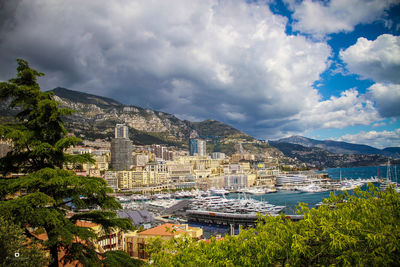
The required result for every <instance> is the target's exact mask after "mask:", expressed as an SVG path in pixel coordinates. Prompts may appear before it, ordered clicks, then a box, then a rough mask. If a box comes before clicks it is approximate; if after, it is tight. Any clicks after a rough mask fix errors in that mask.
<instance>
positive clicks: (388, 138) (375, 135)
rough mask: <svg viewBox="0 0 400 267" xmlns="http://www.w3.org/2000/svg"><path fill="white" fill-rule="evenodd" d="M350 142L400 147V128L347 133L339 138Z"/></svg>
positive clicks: (381, 146) (382, 146)
mask: <svg viewBox="0 0 400 267" xmlns="http://www.w3.org/2000/svg"><path fill="white" fill-rule="evenodd" d="M338 141H345V142H349V143H357V144H366V145H370V146H373V147H377V148H381V149H382V148H385V147H400V128H398V129H396V130H394V131H381V132H377V131H369V132H365V131H362V132H359V133H357V134H346V135H344V136H342V137H341V138H339V139H338Z"/></svg>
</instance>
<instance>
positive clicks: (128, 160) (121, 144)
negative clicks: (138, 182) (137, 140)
mask: <svg viewBox="0 0 400 267" xmlns="http://www.w3.org/2000/svg"><path fill="white" fill-rule="evenodd" d="M132 151H133V146H132V141H131V140H129V137H128V127H127V126H126V125H124V124H117V125H116V127H115V138H114V139H113V140H112V141H111V168H113V169H114V170H116V171H123V170H130V169H131V168H132V165H133V157H132Z"/></svg>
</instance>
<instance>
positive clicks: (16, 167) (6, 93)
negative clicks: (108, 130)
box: [0, 59, 87, 174]
mask: <svg viewBox="0 0 400 267" xmlns="http://www.w3.org/2000/svg"><path fill="white" fill-rule="evenodd" d="M17 61H18V68H17V71H18V73H17V78H14V79H10V80H9V82H1V83H0V99H11V103H10V107H11V108H14V107H18V108H20V109H21V111H20V112H19V113H18V114H17V115H16V118H17V120H18V121H19V123H17V124H15V123H14V124H8V125H3V126H1V127H0V137H1V138H2V139H5V140H12V141H13V149H12V151H11V152H9V153H8V155H7V157H4V158H2V159H0V169H1V172H2V173H3V174H7V173H10V172H23V173H28V172H34V171H37V170H40V169H42V168H46V167H51V168H52V167H62V164H63V163H67V162H69V161H74V160H75V161H79V160H80V159H79V158H73V157H72V156H68V157H67V156H66V155H65V153H64V150H65V149H66V148H68V147H69V146H71V145H75V144H76V143H77V142H79V141H80V139H78V138H75V137H67V136H66V134H67V131H66V130H65V128H64V126H63V123H62V120H61V117H62V116H65V115H68V114H71V113H72V110H69V109H59V108H58V104H57V102H56V101H54V100H53V98H52V96H53V94H52V93H45V92H42V91H40V87H39V84H38V83H37V77H40V76H43V75H44V74H43V73H40V72H38V71H36V70H34V69H31V68H30V67H29V65H28V63H27V62H26V61H24V60H22V59H18V60H17ZM85 160H86V159H85ZM86 161H87V160H86Z"/></svg>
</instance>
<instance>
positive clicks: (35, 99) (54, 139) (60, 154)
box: [0, 60, 134, 266]
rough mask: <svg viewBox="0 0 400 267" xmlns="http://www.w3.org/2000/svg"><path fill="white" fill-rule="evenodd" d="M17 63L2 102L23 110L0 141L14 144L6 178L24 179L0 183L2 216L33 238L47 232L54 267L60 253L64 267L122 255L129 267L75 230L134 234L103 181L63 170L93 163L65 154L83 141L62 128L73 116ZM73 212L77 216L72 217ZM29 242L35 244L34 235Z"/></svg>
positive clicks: (0, 92) (2, 87) (0, 87)
mask: <svg viewBox="0 0 400 267" xmlns="http://www.w3.org/2000/svg"><path fill="white" fill-rule="evenodd" d="M17 61H18V68H17V71H18V73H17V78H15V79H11V80H9V82H8V83H4V82H3V83H0V98H3V99H6V98H7V99H11V104H10V106H11V107H19V108H20V109H21V111H20V112H19V113H18V115H17V120H18V123H17V124H9V125H6V126H3V127H0V138H2V139H6V140H11V141H12V143H13V150H12V151H11V152H9V153H8V154H7V156H6V157H4V158H2V159H1V160H0V168H1V170H2V172H3V174H8V173H13V172H19V173H24V174H25V175H23V176H21V177H18V178H6V177H5V176H3V177H1V178H0V210H1V211H2V215H3V216H4V217H5V218H7V220H9V221H12V223H14V224H16V225H18V226H19V227H23V228H26V232H27V233H30V232H31V230H29V229H42V230H43V231H44V232H45V233H46V234H47V236H48V240H46V241H45V242H42V243H43V246H44V248H45V249H47V250H48V251H50V254H51V258H52V261H51V265H52V266H58V258H59V251H60V250H61V249H62V250H64V251H65V256H64V258H63V259H62V260H63V261H64V263H66V262H72V261H74V260H78V261H79V262H81V263H82V264H84V265H85V266H93V265H100V264H101V262H102V261H107V259H108V255H110V257H114V258H115V257H116V256H115V255H118V259H121V260H122V259H124V260H125V261H127V262H129V261H130V258H129V256H128V255H127V254H126V253H122V252H121V253H116V254H107V253H106V254H104V253H103V254H100V253H99V252H97V251H96V250H95V247H94V245H93V242H92V240H95V239H97V237H98V236H97V233H95V232H94V230H92V229H91V228H88V227H80V226H78V225H77V224H76V222H77V221H78V220H85V221H90V222H93V223H97V224H100V225H101V226H102V229H103V233H108V232H110V231H112V230H113V229H116V228H118V229H122V230H133V229H134V227H133V225H132V223H131V222H130V220H129V219H126V218H122V219H120V218H117V214H116V212H115V210H116V209H119V208H121V206H120V204H119V203H118V202H117V201H116V200H115V198H113V197H111V196H109V195H108V194H109V193H112V189H111V188H109V187H108V186H107V183H106V182H105V181H104V180H103V179H101V178H95V177H81V176H77V175H75V174H74V173H73V172H71V171H67V170H63V169H62V167H63V166H64V165H65V164H67V163H84V162H93V159H92V157H91V156H90V155H89V154H86V155H67V154H65V153H64V150H65V149H66V148H68V147H70V146H74V145H76V144H77V143H78V142H79V141H80V139H78V138H75V137H68V136H67V132H66V130H65V128H64V126H63V122H62V119H61V118H62V116H65V115H68V114H71V111H70V110H67V109H59V108H58V105H57V103H56V102H55V100H54V99H53V97H52V93H45V92H41V91H40V87H39V85H38V83H37V77H40V76H43V74H42V73H40V72H38V71H36V70H33V69H31V68H30V67H29V65H28V63H27V62H26V61H24V60H17ZM93 208H96V209H97V210H93ZM82 210H85V211H84V212H82ZM71 211H74V212H75V213H74V214H73V215H72V216H70V215H68V216H67V214H68V213H70V212H71ZM29 238H30V239H31V240H32V241H36V238H35V236H34V235H30V236H29ZM5 240H6V241H7V242H8V241H11V240H10V239H5ZM76 240H81V242H77V241H76ZM109 261H111V259H109Z"/></svg>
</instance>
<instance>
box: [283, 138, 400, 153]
mask: <svg viewBox="0 0 400 267" xmlns="http://www.w3.org/2000/svg"><path fill="white" fill-rule="evenodd" d="M277 142H278V143H290V144H297V145H302V146H304V147H318V148H322V149H325V150H327V151H329V152H332V153H337V154H362V155H382V156H388V157H394V158H398V157H399V155H400V148H385V149H378V148H375V147H371V146H367V145H360V144H351V143H346V142H340V141H333V140H324V141H320V140H315V139H311V138H307V137H303V136H291V137H288V138H282V139H279V140H278V141H277Z"/></svg>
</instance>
